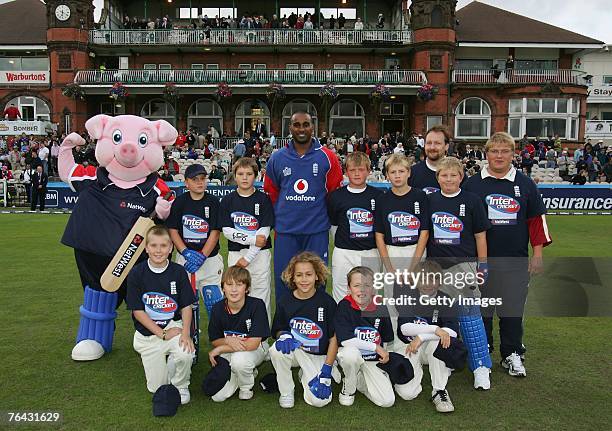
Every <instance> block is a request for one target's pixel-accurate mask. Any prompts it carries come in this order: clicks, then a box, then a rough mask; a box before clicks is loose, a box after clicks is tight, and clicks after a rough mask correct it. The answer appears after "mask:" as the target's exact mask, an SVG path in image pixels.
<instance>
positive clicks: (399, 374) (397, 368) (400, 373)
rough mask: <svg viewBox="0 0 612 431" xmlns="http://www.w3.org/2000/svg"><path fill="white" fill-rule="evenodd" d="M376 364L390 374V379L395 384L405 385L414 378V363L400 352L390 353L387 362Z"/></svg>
mask: <svg viewBox="0 0 612 431" xmlns="http://www.w3.org/2000/svg"><path fill="white" fill-rule="evenodd" d="M376 366H377V367H378V368H380V369H381V370H383V371H384V372H386V373H387V374H388V375H389V380H391V383H393V384H394V385H404V384H406V383H408V382H409V381H410V380H412V379H413V378H414V369H413V368H412V364H411V363H410V361H409V360H408V359H406V358H405V357H404V355H400V354H399V353H395V352H391V353H389V361H388V362H387V363H386V364H381V363H378V364H376Z"/></svg>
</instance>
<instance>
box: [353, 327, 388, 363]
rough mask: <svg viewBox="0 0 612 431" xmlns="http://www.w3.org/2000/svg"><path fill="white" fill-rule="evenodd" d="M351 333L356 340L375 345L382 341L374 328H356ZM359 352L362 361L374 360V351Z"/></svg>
mask: <svg viewBox="0 0 612 431" xmlns="http://www.w3.org/2000/svg"><path fill="white" fill-rule="evenodd" d="M353 333H354V334H355V338H357V339H358V340H363V341H367V342H369V343H374V344H376V345H380V343H381V341H382V340H381V338H380V332H378V331H377V330H376V329H375V328H372V327H371V326H358V327H357V328H355V330H354V331H353ZM359 352H360V353H361V356H362V357H363V359H375V358H376V351H372V350H361V349H359Z"/></svg>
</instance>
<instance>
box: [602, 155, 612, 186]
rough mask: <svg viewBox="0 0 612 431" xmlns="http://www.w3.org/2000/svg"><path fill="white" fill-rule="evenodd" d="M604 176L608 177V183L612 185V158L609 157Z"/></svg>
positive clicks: (604, 168)
mask: <svg viewBox="0 0 612 431" xmlns="http://www.w3.org/2000/svg"><path fill="white" fill-rule="evenodd" d="M603 174H604V175H605V177H606V181H607V182H608V183H612V157H609V158H608V161H607V163H606V164H605V165H604V167H603Z"/></svg>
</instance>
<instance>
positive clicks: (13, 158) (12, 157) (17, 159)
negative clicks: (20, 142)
mask: <svg viewBox="0 0 612 431" xmlns="http://www.w3.org/2000/svg"><path fill="white" fill-rule="evenodd" d="M8 160H9V163H10V164H11V168H12V169H13V170H14V171H15V170H17V169H19V165H20V163H21V153H20V152H19V150H18V149H17V148H13V149H12V150H11V151H10V152H9V158H8Z"/></svg>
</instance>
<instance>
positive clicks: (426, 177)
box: [408, 160, 467, 195]
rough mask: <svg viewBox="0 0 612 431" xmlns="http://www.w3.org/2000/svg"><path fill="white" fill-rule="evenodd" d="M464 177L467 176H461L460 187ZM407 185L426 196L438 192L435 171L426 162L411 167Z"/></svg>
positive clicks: (438, 186)
mask: <svg viewBox="0 0 612 431" xmlns="http://www.w3.org/2000/svg"><path fill="white" fill-rule="evenodd" d="M466 177H467V175H464V176H463V180H461V185H463V183H465V179H466ZM408 184H410V185H411V186H412V187H416V188H417V189H421V190H423V191H424V192H425V193H427V194H428V195H429V194H431V193H436V192H439V191H440V183H438V178H436V171H435V170H434V169H432V168H431V167H430V166H429V165H428V164H427V161H426V160H423V161H421V162H419V163H416V164H414V165H412V168H411V169H410V178H409V179H408Z"/></svg>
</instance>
